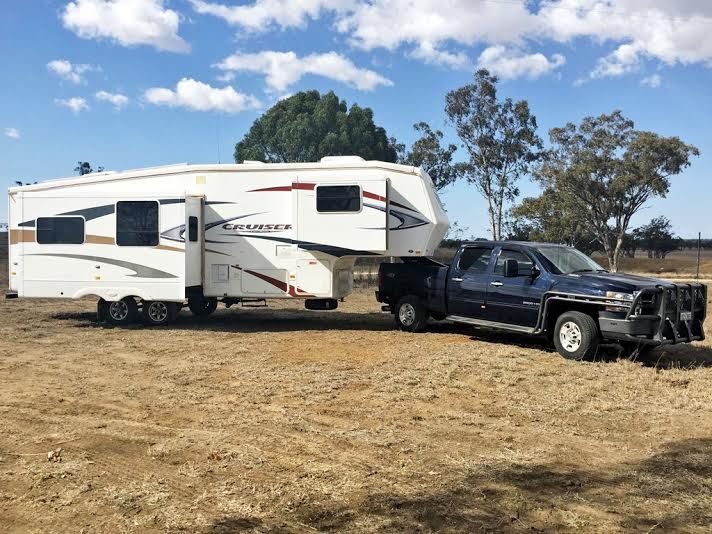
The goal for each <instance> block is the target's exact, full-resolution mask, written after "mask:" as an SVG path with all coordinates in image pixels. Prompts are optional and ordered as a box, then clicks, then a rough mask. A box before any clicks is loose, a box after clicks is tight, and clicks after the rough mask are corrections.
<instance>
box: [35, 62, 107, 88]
mask: <svg viewBox="0 0 712 534" xmlns="http://www.w3.org/2000/svg"><path fill="white" fill-rule="evenodd" d="M47 70H49V71H50V72H53V73H54V74H56V75H57V76H59V77H60V78H62V79H64V80H67V81H70V82H72V83H77V84H78V83H86V79H85V78H84V73H85V72H91V71H96V70H101V69H100V68H99V67H94V66H92V65H86V64H76V63H71V62H69V61H67V60H66V59H54V60H52V61H50V62H49V63H47Z"/></svg>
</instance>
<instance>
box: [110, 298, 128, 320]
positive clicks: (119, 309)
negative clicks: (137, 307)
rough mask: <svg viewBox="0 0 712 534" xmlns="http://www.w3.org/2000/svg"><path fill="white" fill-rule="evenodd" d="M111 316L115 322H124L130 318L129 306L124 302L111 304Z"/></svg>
mask: <svg viewBox="0 0 712 534" xmlns="http://www.w3.org/2000/svg"><path fill="white" fill-rule="evenodd" d="M109 315H110V316H111V318H112V319H113V320H114V321H123V320H125V319H126V318H127V317H128V316H129V306H128V304H126V303H125V302H124V301H123V300H119V301H117V302H112V303H111V304H109Z"/></svg>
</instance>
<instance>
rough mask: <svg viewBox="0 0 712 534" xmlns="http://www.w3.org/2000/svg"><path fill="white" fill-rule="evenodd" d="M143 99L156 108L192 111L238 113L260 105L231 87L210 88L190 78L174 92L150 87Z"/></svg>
mask: <svg viewBox="0 0 712 534" xmlns="http://www.w3.org/2000/svg"><path fill="white" fill-rule="evenodd" d="M143 97H144V98H145V99H146V101H148V102H150V103H151V104H155V105H157V106H169V107H183V108H187V109H191V110H194V111H224V112H225V113H239V112H241V111H245V110H248V109H256V108H259V107H260V105H261V104H260V101H259V100H258V99H257V98H255V97H254V96H252V95H246V94H243V93H238V92H237V91H235V89H233V88H232V87H229V86H228V87H223V88H217V87H212V86H210V85H208V84H206V83H203V82H199V81H196V80H193V79H191V78H183V79H181V80H180V81H179V82H178V83H177V84H176V88H175V90H173V89H167V88H165V87H152V88H151V89H148V90H147V91H146V92H145V93H144V95H143Z"/></svg>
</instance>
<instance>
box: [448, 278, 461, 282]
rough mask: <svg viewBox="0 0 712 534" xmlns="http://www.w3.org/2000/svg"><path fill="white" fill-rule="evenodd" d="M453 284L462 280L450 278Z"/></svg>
mask: <svg viewBox="0 0 712 534" xmlns="http://www.w3.org/2000/svg"><path fill="white" fill-rule="evenodd" d="M450 280H452V281H453V282H462V278H450Z"/></svg>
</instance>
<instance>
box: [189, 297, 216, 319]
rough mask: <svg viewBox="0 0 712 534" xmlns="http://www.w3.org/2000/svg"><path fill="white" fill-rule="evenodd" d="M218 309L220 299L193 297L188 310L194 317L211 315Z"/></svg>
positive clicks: (190, 299)
mask: <svg viewBox="0 0 712 534" xmlns="http://www.w3.org/2000/svg"><path fill="white" fill-rule="evenodd" d="M217 307H218V299H216V298H205V297H191V298H189V299H188V308H190V311H191V312H193V315H198V316H204V315H210V314H211V313H213V312H214V311H215V310H216V309H217Z"/></svg>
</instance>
